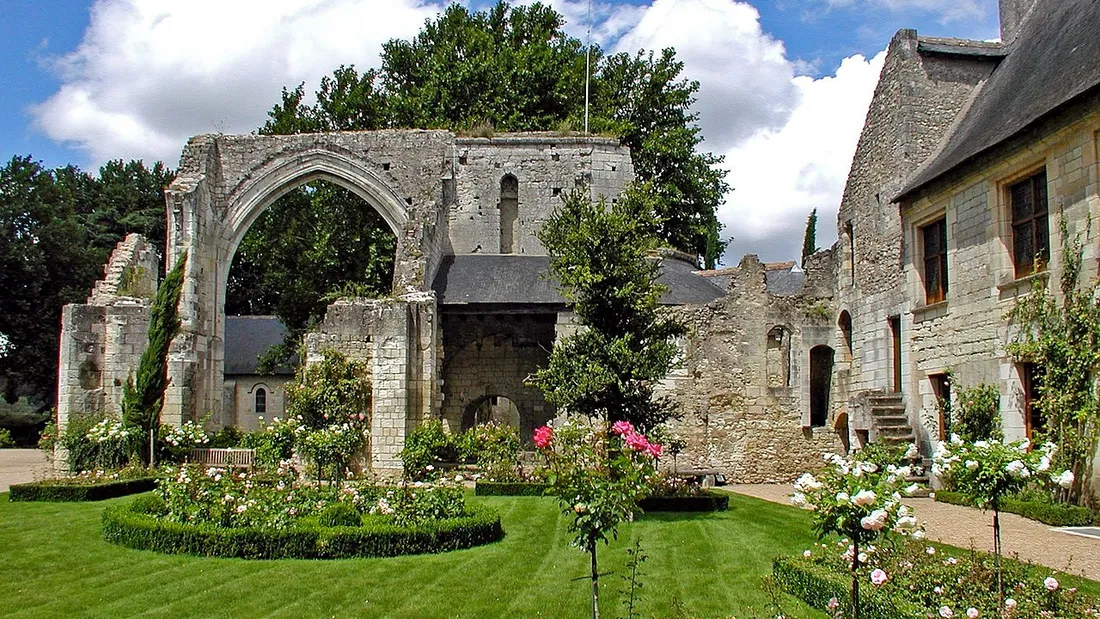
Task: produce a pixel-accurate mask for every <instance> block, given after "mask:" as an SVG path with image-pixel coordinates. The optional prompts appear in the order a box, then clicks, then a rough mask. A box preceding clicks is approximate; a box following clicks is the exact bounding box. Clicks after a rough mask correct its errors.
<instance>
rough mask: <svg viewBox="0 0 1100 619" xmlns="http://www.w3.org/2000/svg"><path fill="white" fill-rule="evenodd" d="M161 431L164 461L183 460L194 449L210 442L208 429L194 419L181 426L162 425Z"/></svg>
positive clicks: (162, 459) (162, 458)
mask: <svg viewBox="0 0 1100 619" xmlns="http://www.w3.org/2000/svg"><path fill="white" fill-rule="evenodd" d="M159 433H160V446H161V461H162V462H164V461H168V462H183V460H184V458H186V457H187V455H188V454H190V453H191V450H192V449H194V448H196V447H203V446H205V445H207V444H208V443H209V442H210V437H208V436H207V435H206V430H204V429H203V428H202V426H200V425H199V424H197V423H195V422H194V421H185V422H184V423H183V425H180V426H169V425H162V426H160V429H159Z"/></svg>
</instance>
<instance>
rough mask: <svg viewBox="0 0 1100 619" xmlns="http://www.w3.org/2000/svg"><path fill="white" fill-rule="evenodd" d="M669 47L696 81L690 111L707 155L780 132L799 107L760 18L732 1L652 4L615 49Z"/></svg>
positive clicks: (787, 70) (788, 70) (788, 69)
mask: <svg viewBox="0 0 1100 619" xmlns="http://www.w3.org/2000/svg"><path fill="white" fill-rule="evenodd" d="M665 47H674V48H676V56H677V58H679V59H680V60H682V61H684V74H685V76H686V77H688V78H690V79H694V80H698V81H699V84H700V90H699V93H698V100H697V101H696V104H695V109H696V110H697V111H698V112H699V116H700V117H699V125H700V126H701V127H702V129H703V135H704V136H705V137H706V140H707V141H706V143H705V144H704V146H705V147H706V148H707V149H708V150H714V151H722V150H725V149H727V148H730V147H731V146H733V145H734V144H737V143H739V142H740V141H741V140H744V139H746V138H748V137H750V136H751V135H753V134H754V133H756V132H757V131H759V130H760V129H762V128H778V127H781V126H783V123H784V122H785V121H786V119H787V117H788V116H789V115H790V113H791V110H793V109H794V107H795V106H796V105H797V104H798V98H799V91H798V89H797V88H795V87H794V85H793V84H792V82H791V79H792V78H793V77H794V67H793V65H792V64H791V62H790V61H789V60H787V58H786V50H785V48H784V46H783V43H782V42H781V41H778V40H776V39H774V38H772V37H771V36H770V35H768V34H767V33H765V32H764V31H763V29H762V28H761V26H760V13H759V12H758V11H757V10H756V9H755V8H753V7H752V6H751V5H749V4H746V3H744V2H734V1H732V0H654V2H653V4H652V5H651V6H650V7H649V8H648V9H647V10H646V12H645V14H644V15H643V16H642V19H641V20H640V21H639V22H638V25H637V26H635V27H634V28H633V29H632V30H631V31H629V32H627V33H626V34H625V35H623V37H622V38H621V39H619V41H618V42H617V44H616V45H615V51H627V52H635V51H637V50H638V49H647V50H660V49H662V48H665Z"/></svg>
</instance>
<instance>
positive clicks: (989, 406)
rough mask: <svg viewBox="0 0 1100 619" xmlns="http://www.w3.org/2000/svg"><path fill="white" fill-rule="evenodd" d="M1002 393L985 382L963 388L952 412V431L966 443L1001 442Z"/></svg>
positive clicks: (960, 389) (959, 391)
mask: <svg viewBox="0 0 1100 619" xmlns="http://www.w3.org/2000/svg"><path fill="white" fill-rule="evenodd" d="M1000 409H1001V394H1000V393H999V392H998V391H997V387H995V386H993V385H987V384H985V383H981V384H978V385H976V386H974V387H960V388H959V390H958V394H957V396H956V403H955V405H954V406H953V408H952V410H951V432H952V433H954V434H957V435H959V438H961V439H962V440H964V441H966V442H970V443H972V442H974V441H981V440H1000V439H1001V413H1000Z"/></svg>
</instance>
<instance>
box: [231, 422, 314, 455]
mask: <svg viewBox="0 0 1100 619" xmlns="http://www.w3.org/2000/svg"><path fill="white" fill-rule="evenodd" d="M300 427H301V424H300V423H299V422H298V420H297V419H294V418H290V419H286V420H282V421H280V420H279V418H278V417H276V418H275V419H273V420H272V422H271V423H270V424H268V425H267V428H266V429H264V430H261V431H259V432H249V433H248V434H245V435H244V436H243V437H241V443H240V444H241V447H243V448H245V449H252V450H254V451H255V452H256V453H255V456H254V462H255V464H256V466H259V467H262V468H274V467H277V466H279V463H281V462H283V461H285V460H289V459H290V458H291V457H292V456H294V440H295V438H296V436H297V433H298V430H299V428H300Z"/></svg>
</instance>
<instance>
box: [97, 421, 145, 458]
mask: <svg viewBox="0 0 1100 619" xmlns="http://www.w3.org/2000/svg"><path fill="white" fill-rule="evenodd" d="M132 437H133V435H132V433H131V430H130V428H126V427H125V426H123V425H122V422H121V421H119V420H118V419H114V418H111V417H104V418H103V419H101V420H99V422H98V423H96V424H95V425H94V426H92V427H91V428H89V429H88V431H87V433H85V435H84V438H85V439H86V441H87V442H88V444H89V445H90V447H91V451H92V452H93V453H94V454H95V455H94V457H93V458H92V459H93V460H94V463H95V466H96V467H97V468H100V469H118V468H122V467H124V466H126V465H127V464H128V463H129V461H130V456H131V453H132V451H133V447H132V444H131V438H132ZM138 440H140V438H139V439H138Z"/></svg>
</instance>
